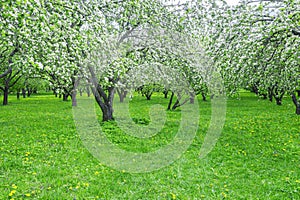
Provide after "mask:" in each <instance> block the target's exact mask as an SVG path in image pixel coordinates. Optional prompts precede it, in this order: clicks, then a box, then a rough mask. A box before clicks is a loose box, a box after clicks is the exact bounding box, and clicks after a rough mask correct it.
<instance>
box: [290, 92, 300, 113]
mask: <svg viewBox="0 0 300 200" xmlns="http://www.w3.org/2000/svg"><path fill="white" fill-rule="evenodd" d="M291 96H292V100H293V103H294V105H295V106H296V114H297V115H300V100H299V101H298V100H297V97H296V95H295V94H294V93H292V95H291Z"/></svg>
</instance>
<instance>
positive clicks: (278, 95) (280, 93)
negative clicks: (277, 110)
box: [274, 88, 284, 106]
mask: <svg viewBox="0 0 300 200" xmlns="http://www.w3.org/2000/svg"><path fill="white" fill-rule="evenodd" d="M283 95H284V90H283V89H281V90H280V91H278V89H277V88H276V89H275V95H274V98H275V100H276V104H277V105H279V106H281V105H282V98H283Z"/></svg>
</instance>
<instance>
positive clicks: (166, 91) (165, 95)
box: [163, 90, 169, 99]
mask: <svg viewBox="0 0 300 200" xmlns="http://www.w3.org/2000/svg"><path fill="white" fill-rule="evenodd" d="M163 93H164V98H165V99H167V98H168V93H169V91H168V90H164V91H163Z"/></svg>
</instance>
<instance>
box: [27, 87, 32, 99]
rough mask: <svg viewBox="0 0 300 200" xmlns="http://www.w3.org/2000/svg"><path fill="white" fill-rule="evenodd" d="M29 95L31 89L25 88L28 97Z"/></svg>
mask: <svg viewBox="0 0 300 200" xmlns="http://www.w3.org/2000/svg"><path fill="white" fill-rule="evenodd" d="M30 95H31V89H30V88H27V97H30Z"/></svg>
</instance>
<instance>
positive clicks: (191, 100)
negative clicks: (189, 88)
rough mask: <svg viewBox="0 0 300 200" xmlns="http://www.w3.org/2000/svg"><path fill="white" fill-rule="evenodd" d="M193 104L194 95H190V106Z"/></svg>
mask: <svg viewBox="0 0 300 200" xmlns="http://www.w3.org/2000/svg"><path fill="white" fill-rule="evenodd" d="M194 103H195V94H194V93H190V104H194Z"/></svg>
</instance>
